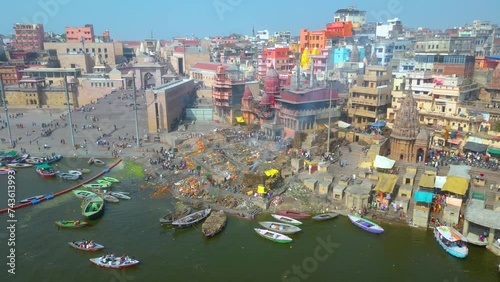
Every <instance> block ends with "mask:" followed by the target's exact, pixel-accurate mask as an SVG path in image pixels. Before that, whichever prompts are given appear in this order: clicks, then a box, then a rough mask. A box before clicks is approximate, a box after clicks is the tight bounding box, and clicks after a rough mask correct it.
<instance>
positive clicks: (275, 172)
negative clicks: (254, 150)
mask: <svg viewBox="0 0 500 282" xmlns="http://www.w3.org/2000/svg"><path fill="white" fill-rule="evenodd" d="M264 173H265V174H266V176H269V177H274V176H276V175H278V174H279V173H280V171H279V170H277V169H275V168H272V169H269V170H266V171H265V172H264Z"/></svg>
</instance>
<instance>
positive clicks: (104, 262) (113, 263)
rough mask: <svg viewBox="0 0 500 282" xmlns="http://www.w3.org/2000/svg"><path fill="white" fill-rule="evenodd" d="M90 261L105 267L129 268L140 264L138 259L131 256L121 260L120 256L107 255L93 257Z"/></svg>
mask: <svg viewBox="0 0 500 282" xmlns="http://www.w3.org/2000/svg"><path fill="white" fill-rule="evenodd" d="M90 262H92V263H93V264H95V265H98V266H100V267H104V268H129V267H132V266H135V265H138V264H139V261H138V260H135V259H132V258H129V257H128V256H127V257H126V258H125V259H124V260H123V261H121V258H120V257H116V258H106V257H105V256H102V257H98V258H91V259H90Z"/></svg>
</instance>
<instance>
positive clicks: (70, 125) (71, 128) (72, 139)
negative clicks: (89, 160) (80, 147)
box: [64, 74, 76, 147]
mask: <svg viewBox="0 0 500 282" xmlns="http://www.w3.org/2000/svg"><path fill="white" fill-rule="evenodd" d="M64 92H65V93H66V105H68V118H69V129H70V133H71V144H72V145H73V147H75V145H76V144H75V133H74V129H73V118H72V116H71V104H70V103H69V92H68V76H67V74H64Z"/></svg>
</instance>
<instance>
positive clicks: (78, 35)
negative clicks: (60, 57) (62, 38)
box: [65, 24, 95, 43]
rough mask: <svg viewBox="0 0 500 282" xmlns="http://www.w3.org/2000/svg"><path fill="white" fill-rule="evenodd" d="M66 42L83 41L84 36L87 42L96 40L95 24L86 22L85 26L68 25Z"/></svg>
mask: <svg viewBox="0 0 500 282" xmlns="http://www.w3.org/2000/svg"><path fill="white" fill-rule="evenodd" d="M65 30H66V42H68V43H69V42H73V43H74V42H81V40H82V38H83V40H84V41H85V42H86V43H93V42H94V41H95V35H94V26H93V25H91V24H86V25H85V26H84V27H66V28H65Z"/></svg>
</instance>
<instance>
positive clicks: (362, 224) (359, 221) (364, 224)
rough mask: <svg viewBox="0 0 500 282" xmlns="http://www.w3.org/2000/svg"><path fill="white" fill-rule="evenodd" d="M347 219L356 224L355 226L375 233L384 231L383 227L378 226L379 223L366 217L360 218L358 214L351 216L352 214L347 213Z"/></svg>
mask: <svg viewBox="0 0 500 282" xmlns="http://www.w3.org/2000/svg"><path fill="white" fill-rule="evenodd" d="M348 217H349V220H350V221H351V222H352V224H354V225H356V226H357V227H359V228H361V229H363V230H365V231H368V232H370V233H375V234H380V233H383V232H384V229H383V228H382V227H380V225H378V224H376V223H374V222H372V221H369V220H367V219H364V218H361V217H359V216H353V215H348Z"/></svg>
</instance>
